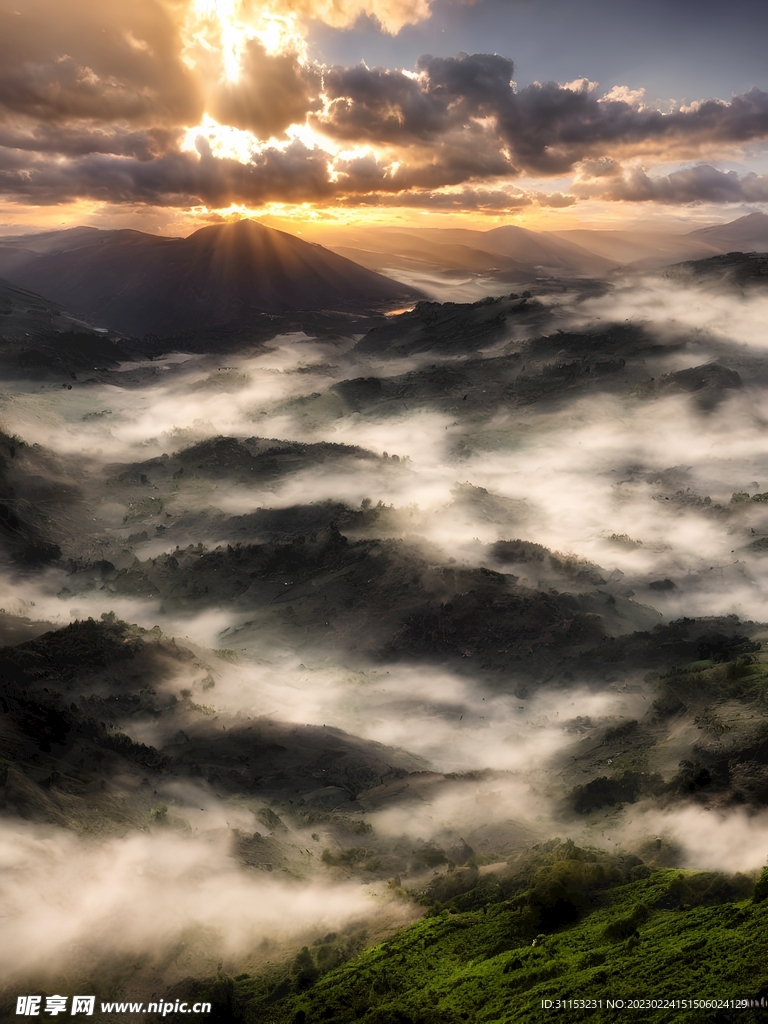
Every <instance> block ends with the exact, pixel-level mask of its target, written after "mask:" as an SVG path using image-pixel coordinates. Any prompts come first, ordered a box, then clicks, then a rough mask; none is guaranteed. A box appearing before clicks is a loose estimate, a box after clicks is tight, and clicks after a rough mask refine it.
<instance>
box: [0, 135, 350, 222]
mask: <svg viewBox="0 0 768 1024" xmlns="http://www.w3.org/2000/svg"><path fill="white" fill-rule="evenodd" d="M198 148H199V150H200V152H199V155H198V154H194V153H188V152H181V153H180V152H170V153H166V154H164V155H163V156H160V157H158V158H156V159H154V160H146V161H142V160H136V159H132V158H121V157H116V156H113V155H111V154H101V153H92V154H89V155H87V156H85V157H83V158H80V159H73V160H69V161H56V162H52V161H49V160H48V159H46V158H45V157H40V156H30V155H29V154H28V153H24V152H21V151H18V150H0V193H4V194H6V195H7V196H9V197H11V198H15V199H17V200H18V201H20V202H34V203H39V204H48V205H50V204H55V203H60V202H69V201H72V200H74V199H80V198H85V197H87V198H92V199H99V200H103V201H104V202H117V203H121V202H138V203H150V204H153V205H158V206H177V205H183V206H190V205H198V204H200V203H205V204H208V205H211V206H225V205H227V204H228V203H230V202H233V201H242V202H247V203H253V204H257V203H263V202H269V201H270V200H275V201H280V200H287V201H295V202H305V201H312V200H319V199H328V198H331V196H332V194H333V186H332V185H331V183H330V182H329V180H328V167H327V154H325V153H323V152H322V151H321V150H310V149H307V148H306V147H305V146H303V145H302V144H301V143H294V144H292V145H291V146H289V147H288V148H287V149H285V150H283V151H281V150H277V149H273V148H270V149H267V150H265V151H264V152H263V153H262V154H260V155H259V156H257V157H256V158H255V159H254V162H252V163H250V164H242V163H239V162H238V161H237V160H231V159H218V158H216V157H214V156H213V155H212V154H211V152H210V148H209V147H208V145H207V143H206V142H205V141H204V140H199V141H198Z"/></svg>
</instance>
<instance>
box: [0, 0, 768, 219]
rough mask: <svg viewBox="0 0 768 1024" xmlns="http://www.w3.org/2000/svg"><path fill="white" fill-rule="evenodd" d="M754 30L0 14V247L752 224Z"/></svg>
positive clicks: (749, 15) (203, 6) (451, 11)
mask: <svg viewBox="0 0 768 1024" xmlns="http://www.w3.org/2000/svg"><path fill="white" fill-rule="evenodd" d="M766 30H768V8H765V7H763V6H762V5H760V4H755V3H754V2H753V0H735V2H732V3H731V4H730V5H728V6H725V5H722V4H715V3H710V2H697V3H694V2H692V0H674V2H669V0H667V2H661V0H648V2H646V3H643V4H639V3H637V2H630V0H474V2H471V0H266V2H254V0H132V2H131V3H130V4H126V3H125V2H123V0H65V2H64V3H61V2H57V3H54V2H52V0H0V229H1V230H5V231H6V233H7V229H8V228H9V227H10V228H14V227H18V228H19V229H29V228H30V227H58V226H69V225H72V224H79V223H88V224H93V225H95V226H100V227H105V226H116V227H122V226H133V227H139V228H142V229H144V230H149V231H161V232H164V233H168V232H174V233H175V232H179V231H183V230H184V229H186V228H190V229H194V227H196V226H201V225H202V224H204V223H209V222H211V221H216V220H219V219H222V218H224V219H227V218H232V217H239V216H243V215H245V216H255V217H260V218H263V219H266V220H267V221H268V222H270V223H284V224H286V225H298V224H299V223H300V222H316V223H321V224H322V223H323V222H327V223H330V224H344V223H362V224H365V223H379V224H387V223H395V224H403V223H409V224H423V223H429V224H430V226H440V225H442V224H446V223H452V224H454V223H457V218H458V219H460V220H461V221H462V222H465V223H467V224H473V225H474V226H480V227H482V226H487V227H494V226H496V225H497V224H500V223H518V224H521V225H523V226H529V227H534V228H537V227H545V228H558V227H561V228H567V227H578V226H603V227H606V226H607V227H622V226H625V225H629V226H631V225H635V226H636V225H646V226H661V227H669V228H671V229H674V230H686V229H688V230H689V229H691V228H693V227H698V226H700V225H701V224H702V223H713V222H723V221H728V220H733V219H735V218H736V217H737V216H740V215H743V214H744V213H748V212H753V211H757V210H763V209H765V204H766V203H768V153H767V151H766V138H767V137H768V63H766V61H765V59H764V52H763V45H762V44H763V41H764V39H765V38H766Z"/></svg>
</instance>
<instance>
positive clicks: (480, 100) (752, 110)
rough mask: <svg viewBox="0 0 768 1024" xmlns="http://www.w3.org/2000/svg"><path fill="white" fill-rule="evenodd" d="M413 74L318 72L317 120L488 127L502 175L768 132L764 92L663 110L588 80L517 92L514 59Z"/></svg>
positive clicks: (418, 130) (434, 134) (345, 132)
mask: <svg viewBox="0 0 768 1024" xmlns="http://www.w3.org/2000/svg"><path fill="white" fill-rule="evenodd" d="M417 67H418V71H419V76H418V77H417V78H412V77H410V76H408V75H406V74H404V73H403V72H399V71H387V70H384V69H381V68H373V69H368V68H366V67H364V66H359V67H356V68H352V69H347V68H335V69H333V70H332V71H330V72H329V73H328V74H327V75H326V76H325V89H326V93H327V95H328V97H329V100H330V103H329V105H328V108H327V110H326V112H325V113H324V114H323V116H322V117H320V118H319V119H318V123H319V125H321V126H322V128H323V130H324V131H325V132H327V133H328V134H329V135H331V136H333V137H335V138H338V139H343V140H350V141H351V140H357V141H362V140H368V141H371V142H373V141H378V142H385V143H389V144H393V145H398V146H402V147H409V146H413V145H415V144H424V143H427V142H432V141H434V140H436V139H439V138H441V137H442V136H443V135H444V134H445V133H446V132H448V131H455V130H459V129H461V130H467V129H468V128H469V127H470V126H471V125H472V124H473V123H475V124H477V123H478V122H479V123H481V124H483V125H484V126H485V143H486V145H487V146H489V147H495V148H496V150H497V152H499V153H508V156H506V162H507V165H508V170H507V173H515V172H516V168H518V169H520V170H522V171H525V172H528V173H533V174H543V175H558V174H564V173H568V172H569V171H571V170H572V169H573V168H574V166H575V165H576V164H577V163H579V162H580V161H582V160H584V159H586V158H588V157H595V158H600V157H606V156H609V155H610V153H611V152H627V151H637V150H640V151H643V152H646V151H647V152H656V153H659V154H663V155H664V156H666V157H668V158H669V157H674V156H675V155H685V154H691V153H693V152H695V151H697V150H699V149H701V148H706V147H708V146H733V145H738V144H740V143H745V142H749V141H751V140H753V139H759V138H764V137H765V136H766V135H768V93H765V92H762V91H761V90H759V89H752V90H751V91H750V92H748V93H746V94H744V95H742V96H736V97H734V98H733V99H732V100H731V102H730V103H725V102H722V101H720V100H708V101H706V102H702V103H699V104H693V105H691V106H689V107H684V108H680V109H679V110H676V111H674V112H673V113H670V114H665V113H662V112H661V111H660V110H656V109H651V108H642V107H640V108H638V107H637V106H635V105H633V104H632V103H629V102H626V101H625V100H622V99H617V98H610V99H609V98H602V99H601V98H600V96H599V94H598V93H597V92H596V90H595V89H594V88H593V87H592V86H591V84H590V83H589V82H587V81H586V80H582V81H580V82H576V83H571V84H570V85H561V84H558V83H556V82H547V83H545V84H543V85H542V84H540V83H534V84H533V85H529V86H527V87H526V88H525V89H522V90H520V91H516V89H515V86H514V83H513V82H512V80H511V79H512V73H513V63H512V61H511V60H507V59H506V58H504V57H499V56H498V55H495V54H475V55H473V56H468V55H465V54H461V55H459V56H458V57H451V58H435V57H431V56H427V57H422V58H421V59H420V60H419V62H418V65H417Z"/></svg>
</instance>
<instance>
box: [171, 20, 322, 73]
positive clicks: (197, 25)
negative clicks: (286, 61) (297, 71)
mask: <svg viewBox="0 0 768 1024" xmlns="http://www.w3.org/2000/svg"><path fill="white" fill-rule="evenodd" d="M183 37H184V43H185V46H184V60H185V62H186V64H187V66H188V67H205V68H206V69H208V68H210V69H211V71H212V74H213V75H214V77H217V78H218V79H219V80H223V81H226V82H237V80H238V79H239V78H240V74H241V70H242V63H243V56H244V54H245V50H246V47H247V45H248V43H249V42H250V41H251V40H252V39H257V40H258V41H259V42H260V43H261V45H262V46H263V47H264V50H265V51H266V52H267V53H268V54H270V55H272V56H274V55H275V54H280V53H292V54H294V55H295V56H296V57H297V58H298V59H299V60H300V61H303V60H305V59H306V41H305V39H304V36H303V35H302V32H301V30H300V27H299V23H298V20H297V18H296V15H295V14H294V13H292V12H290V11H289V12H288V13H285V12H283V11H280V10H278V9H277V8H276V6H274V5H272V4H269V3H262V4H258V5H252V4H251V5H249V4H247V3H245V2H244V0H193V2H192V4H191V5H190V7H189V9H188V14H187V19H186V23H185V25H184V30H183Z"/></svg>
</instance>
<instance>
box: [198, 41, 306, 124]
mask: <svg viewBox="0 0 768 1024" xmlns="http://www.w3.org/2000/svg"><path fill="white" fill-rule="evenodd" d="M320 83H321V77H320V73H319V71H318V70H317V69H316V68H312V67H308V66H304V65H302V64H300V63H299V61H298V59H297V57H296V55H295V54H290V53H288V54H278V55H276V56H270V55H269V54H267V53H266V51H265V50H264V47H263V46H262V45H261V43H260V42H259V41H258V40H256V39H252V40H250V42H249V43H248V44H247V47H246V51H245V55H244V59H243V65H242V69H241V73H240V77H239V78H238V80H237V82H233V83H230V82H226V83H222V84H221V85H220V86H219V87H218V88H217V89H216V91H215V92H214V93H213V95H212V97H211V99H210V101H209V113H210V114H211V115H212V116H213V117H214V118H216V120H217V121H219V122H220V123H222V124H228V125H232V126H234V127H235V128H245V129H247V130H249V131H252V132H253V133H254V134H255V135H257V136H258V137H259V138H269V137H270V136H272V135H278V134H280V133H281V132H283V131H285V129H286V128H287V127H288V126H289V125H291V124H295V123H297V122H302V121H303V120H304V119H305V117H306V116H307V113H308V112H309V111H311V110H316V109H317V108H318V107H319V106H321V104H320V101H319V99H318V93H319V89H320Z"/></svg>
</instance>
